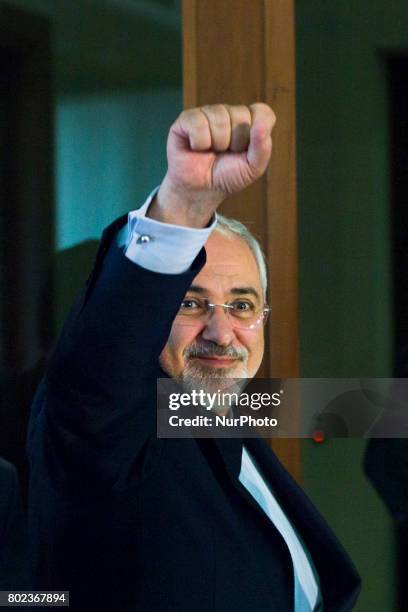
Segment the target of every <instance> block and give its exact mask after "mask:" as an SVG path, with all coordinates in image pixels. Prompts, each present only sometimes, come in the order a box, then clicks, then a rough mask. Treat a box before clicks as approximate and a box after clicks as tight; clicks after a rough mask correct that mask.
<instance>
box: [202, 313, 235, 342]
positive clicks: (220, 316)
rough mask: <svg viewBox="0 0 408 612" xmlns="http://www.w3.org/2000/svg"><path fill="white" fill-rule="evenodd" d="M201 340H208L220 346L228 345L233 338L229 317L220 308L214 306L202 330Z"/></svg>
mask: <svg viewBox="0 0 408 612" xmlns="http://www.w3.org/2000/svg"><path fill="white" fill-rule="evenodd" d="M201 336H202V338H203V340H210V341H211V342H215V343H216V344H218V345H220V346H228V345H229V344H231V342H232V341H233V340H234V338H235V333H234V329H233V325H232V321H231V319H230V317H229V316H228V315H227V314H226V313H225V312H224V310H223V309H222V308H215V309H214V312H212V313H211V315H210V316H209V318H208V320H207V323H206V324H205V327H204V329H203V331H202V332H201Z"/></svg>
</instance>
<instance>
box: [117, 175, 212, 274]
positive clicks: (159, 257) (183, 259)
mask: <svg viewBox="0 0 408 612" xmlns="http://www.w3.org/2000/svg"><path fill="white" fill-rule="evenodd" d="M158 189H159V188H158V187H156V189H154V190H153V191H152V193H151V194H150V195H149V197H148V198H147V200H146V202H145V203H144V204H143V206H141V208H139V209H138V210H133V211H131V212H130V213H129V215H128V223H127V226H125V227H124V228H123V229H122V230H121V231H120V232H119V236H118V242H119V245H120V246H124V248H125V255H126V257H127V258H128V259H130V260H131V261H133V263H136V264H137V265H139V266H141V267H142V268H145V269H146V270H151V271H152V272H159V273H162V274H182V273H183V272H186V270H188V269H189V268H190V266H191V264H192V263H193V261H194V259H195V258H196V257H197V255H198V253H199V252H200V251H201V249H202V248H203V246H204V244H205V243H206V242H207V240H208V238H209V236H210V234H211V232H212V231H213V230H214V228H215V226H216V224H217V215H216V214H215V215H214V218H213V219H212V221H211V223H210V225H209V226H208V227H205V228H203V229H194V228H191V227H182V226H180V225H171V224H170V223H161V222H160V221H155V220H154V219H150V218H149V217H146V212H147V210H148V208H149V206H150V204H151V202H152V200H153V198H154V196H155V195H156V193H157V191H158Z"/></svg>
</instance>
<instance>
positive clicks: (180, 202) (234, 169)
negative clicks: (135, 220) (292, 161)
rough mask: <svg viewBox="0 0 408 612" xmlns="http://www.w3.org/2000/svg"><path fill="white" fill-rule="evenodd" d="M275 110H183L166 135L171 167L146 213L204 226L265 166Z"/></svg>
mask: <svg viewBox="0 0 408 612" xmlns="http://www.w3.org/2000/svg"><path fill="white" fill-rule="evenodd" d="M274 124H275V115H274V113H273V111H272V109H271V108H270V107H269V106H267V105H266V104H262V103H256V104H251V106H249V107H247V106H229V105H227V104H216V105H211V106H203V107H201V108H194V109H190V110H186V111H183V112H182V113H181V115H180V116H179V117H178V119H177V120H176V121H175V123H174V124H173V125H172V126H171V128H170V132H169V137H168V141H167V160H168V170H167V174H166V176H165V178H164V180H163V183H162V185H161V187H160V190H159V192H158V195H157V197H156V200H155V202H153V204H152V205H151V206H150V208H149V212H148V216H150V217H152V218H155V219H157V220H160V221H164V222H167V223H174V224H177V225H186V226H191V227H204V226H205V225H206V224H207V223H208V222H209V220H210V218H211V216H212V215H213V213H214V211H215V210H216V209H217V207H218V206H219V205H220V204H221V202H222V201H223V200H225V198H226V197H228V196H229V195H232V194H234V193H237V192H239V191H242V190H243V189H245V187H248V186H249V185H251V184H252V183H253V182H254V181H255V180H256V179H257V178H259V177H260V176H261V175H262V174H263V173H264V172H265V170H266V167H267V165H268V162H269V158H270V155H271V150H272V139H271V132H272V128H273V126H274Z"/></svg>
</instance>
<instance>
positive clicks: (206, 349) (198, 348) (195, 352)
mask: <svg viewBox="0 0 408 612" xmlns="http://www.w3.org/2000/svg"><path fill="white" fill-rule="evenodd" d="M184 356H185V357H187V358H191V357H229V358H231V359H239V360H240V361H244V360H245V359H246V358H247V357H248V351H247V350H246V349H245V348H244V347H242V348H236V347H234V346H231V345H230V346H219V345H218V344H215V343H212V342H206V343H204V342H194V344H190V346H188V347H187V348H186V349H185V351H184Z"/></svg>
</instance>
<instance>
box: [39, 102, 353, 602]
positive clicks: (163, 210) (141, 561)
mask: <svg viewBox="0 0 408 612" xmlns="http://www.w3.org/2000/svg"><path fill="white" fill-rule="evenodd" d="M274 121H275V119H274V115H273V112H272V111H271V109H270V108H269V107H268V106H266V105H265V104H253V105H252V106H251V107H249V108H247V107H243V106H227V105H214V106H206V107H203V108H201V109H192V110H189V111H185V112H183V113H182V114H181V115H180V117H179V118H178V119H177V121H176V122H175V123H174V124H173V126H172V128H171V130H170V134H169V138H168V149H167V152H168V172H167V174H166V176H165V178H164V180H163V182H162V184H161V186H160V189H159V190H158V192H157V194H153V196H152V197H151V198H150V199H149V200H148V201H147V202H146V203H145V205H144V206H143V207H142V208H141V209H140V210H139V211H135V212H133V213H130V214H129V219H128V226H127V227H125V228H124V227H123V224H124V221H125V220H124V219H121V220H118V221H117V222H116V223H114V224H113V225H112V226H110V228H108V230H105V233H104V236H103V239H102V243H101V247H100V250H99V252H98V256H97V260H96V264H95V268H94V270H93V272H92V274H91V276H90V278H89V280H88V283H87V286H86V287H85V289H84V291H83V292H82V294H81V296H80V297H79V299H78V301H77V303H76V304H75V306H74V307H73V309H72V311H71V313H70V315H69V318H68V321H67V323H66V325H65V328H64V331H63V334H62V336H61V339H60V341H59V344H58V346H57V348H56V350H55V352H54V355H53V357H52V359H51V362H50V366H49V370H48V374H47V376H46V379H45V381H44V383H43V384H42V386H41V388H40V389H39V391H38V394H37V397H36V401H35V403H34V406H33V411H32V416H31V423H30V432H29V455H30V462H31V495H32V497H31V512H30V527H31V534H32V543H33V553H34V565H35V572H36V577H37V586H38V588H41V589H45V588H50V589H51V588H55V589H57V588H58V589H66V590H67V589H69V590H70V591H71V608H73V609H75V610H79V609H84V610H115V611H116V610H137V611H140V612H176V611H177V612H184V611H185V612H187V611H188V612H190V611H191V610H195V611H202V612H207V611H210V610H211V611H216V612H228V611H229V610H231V611H232V610H234V611H240V612H241V611H242V612H250V611H252V610H257V611H259V612H261V611H267V610H268V611H270V610H273V611H277V612H280V611H282V612H283V611H287V610H293V609H295V610H296V612H299V611H301V610H302V611H303V610H312V609H318V608H319V607H320V609H321V603H323V606H324V610H325V611H326V610H329V611H346V610H350V609H351V608H352V607H353V604H354V602H355V599H356V597H357V593H358V588H359V579H358V577H357V575H356V573H355V571H354V569H353V567H352V566H351V564H350V562H349V561H348V559H347V557H346V555H345V553H344V551H343V550H342V548H341V547H340V545H339V544H338V543H337V541H336V540H335V537H334V536H333V534H332V533H331V532H330V530H329V528H328V527H327V526H326V524H325V523H324V521H323V519H322V518H321V517H320V516H319V515H318V513H317V511H316V509H315V508H313V506H312V505H311V503H310V501H309V500H308V499H307V498H306V497H305V495H304V494H303V493H302V491H301V490H300V489H299V487H298V486H297V485H296V484H295V483H294V482H293V480H292V479H291V478H290V476H289V475H288V474H287V472H286V471H285V470H284V469H283V467H282V466H281V465H280V464H279V462H278V461H277V459H276V457H275V456H274V454H273V453H272V451H271V450H270V449H269V447H268V446H267V445H266V443H265V442H263V441H261V440H260V439H255V440H253V439H252V440H249V439H248V440H245V444H243V441H242V440H240V439H201V440H199V439H188V440H186V439H184V440H166V439H157V436H156V414H155V408H156V394H155V388H156V379H157V378H158V377H160V376H165V375H167V376H171V377H176V378H180V379H183V380H185V381H188V380H189V379H191V378H194V377H197V376H198V377H201V379H202V380H204V381H208V382H209V383H210V382H211V380H213V379H214V378H228V377H253V376H254V375H255V373H256V371H257V370H258V368H259V365H260V363H261V360H262V356H263V351H264V340H263V322H264V320H265V319H266V315H267V308H266V304H265V291H266V275H265V271H264V268H263V264H262V257H261V255H260V252H259V249H258V247H257V246H256V243H255V242H254V241H253V239H251V238H248V235H245V231H244V230H242V227H240V226H239V225H234V223H231V222H228V221H225V220H223V221H222V222H221V223H220V224H219V226H218V229H217V222H216V219H215V216H214V215H215V213H216V210H217V208H218V206H219V205H220V204H221V202H222V201H223V200H224V199H225V198H226V197H227V196H228V195H230V194H232V193H236V192H239V191H240V190H242V189H244V188H245V187H247V186H248V185H250V184H251V183H252V182H254V181H255V180H256V179H257V178H258V177H259V176H261V175H262V174H263V172H264V171H265V169H266V167H267V164H268V162H269V158H270V153H271V146H272V145H271V130H272V127H273V124H274ZM118 230H119V231H118ZM220 230H221V231H220ZM204 244H205V252H204V250H203V248H202V247H203V245H204ZM206 258H207V259H206ZM241 309H249V310H250V321H251V324H250V325H249V324H248V321H247V320H245V321H244V320H243V318H242V317H241V315H240V311H241ZM192 313H193V314H192Z"/></svg>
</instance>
